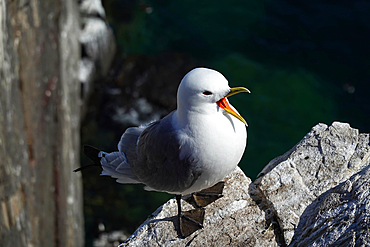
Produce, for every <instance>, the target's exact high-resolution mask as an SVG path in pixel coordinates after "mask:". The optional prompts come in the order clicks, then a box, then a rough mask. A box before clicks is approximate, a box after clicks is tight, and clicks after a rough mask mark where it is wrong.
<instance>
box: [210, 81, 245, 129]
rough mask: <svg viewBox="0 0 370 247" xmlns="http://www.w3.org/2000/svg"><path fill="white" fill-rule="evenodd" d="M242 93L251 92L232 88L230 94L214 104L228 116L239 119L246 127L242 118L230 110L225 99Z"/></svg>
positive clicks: (241, 88)
mask: <svg viewBox="0 0 370 247" xmlns="http://www.w3.org/2000/svg"><path fill="white" fill-rule="evenodd" d="M242 92H247V93H251V91H249V90H248V89H246V88H245V87H233V88H230V92H229V93H228V94H226V96H225V97H223V98H222V99H220V100H219V101H217V102H216V103H217V105H218V106H219V107H221V108H222V109H224V110H225V111H226V112H227V113H229V114H230V115H232V116H234V117H236V118H237V119H239V120H240V121H242V122H243V123H244V124H245V126H247V127H248V124H247V121H245V120H244V118H243V117H242V116H240V114H238V113H237V112H236V111H235V110H234V109H233V108H231V106H230V105H229V102H228V101H227V99H226V98H227V97H229V96H232V95H234V94H237V93H242Z"/></svg>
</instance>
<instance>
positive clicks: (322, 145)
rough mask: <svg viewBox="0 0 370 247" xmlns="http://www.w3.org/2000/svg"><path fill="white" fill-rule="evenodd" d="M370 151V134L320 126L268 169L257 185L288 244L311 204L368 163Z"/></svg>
mask: <svg viewBox="0 0 370 247" xmlns="http://www.w3.org/2000/svg"><path fill="white" fill-rule="evenodd" d="M369 149H370V146H369V141H368V135H363V134H362V135H359V133H358V130H356V129H353V128H351V127H350V126H349V124H343V123H338V122H334V123H333V124H332V125H331V126H330V127H328V126H326V125H325V124H318V125H316V126H315V127H314V128H312V130H311V131H310V132H309V133H308V134H307V135H306V136H305V137H304V138H303V139H302V140H301V141H300V142H299V143H298V144H297V145H296V146H295V147H294V148H292V149H291V150H290V151H288V152H287V153H286V154H284V155H283V156H281V157H278V158H276V159H274V160H272V161H271V162H270V163H269V164H268V165H267V166H266V167H265V169H264V170H263V171H262V172H261V173H260V174H259V177H258V178H257V180H256V181H255V184H256V186H257V187H258V188H259V190H260V191H261V192H262V193H263V194H264V197H265V198H266V200H267V201H269V202H270V203H271V210H272V211H273V212H274V213H275V214H276V216H277V219H278V223H279V226H280V229H281V231H282V233H283V234H284V239H285V242H286V243H287V244H289V243H290V241H291V240H292V238H293V236H294V234H295V230H296V228H297V226H298V224H299V222H300V220H301V215H302V213H303V212H304V210H305V209H306V208H307V206H308V205H310V204H311V203H312V202H313V201H314V200H315V199H316V198H317V197H318V196H320V195H321V194H322V193H324V192H325V191H327V190H328V189H331V188H333V187H334V186H337V185H338V184H339V183H341V182H343V181H345V180H347V179H348V178H349V177H350V176H352V175H353V174H355V173H357V172H359V171H361V169H363V168H364V167H366V166H367V165H368V164H369Z"/></svg>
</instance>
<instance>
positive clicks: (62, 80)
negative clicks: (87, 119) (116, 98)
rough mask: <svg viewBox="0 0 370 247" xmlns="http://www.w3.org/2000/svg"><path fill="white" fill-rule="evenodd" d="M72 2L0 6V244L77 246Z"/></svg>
mask: <svg viewBox="0 0 370 247" xmlns="http://www.w3.org/2000/svg"><path fill="white" fill-rule="evenodd" d="M78 34H79V13H78V9H77V5H76V2H75V1H73V0H63V1H39V0H31V1H18V0H15V1H0V157H1V161H0V245H1V246H82V245H83V218H82V186H81V185H82V184H81V176H80V175H75V176H72V174H73V173H72V170H73V168H74V167H76V166H77V164H79V129H80V113H79V107H76V106H79V105H80V102H81V101H80V84H79V82H78V79H77V67H78V60H79V56H80V49H79V48H80V47H79V42H78Z"/></svg>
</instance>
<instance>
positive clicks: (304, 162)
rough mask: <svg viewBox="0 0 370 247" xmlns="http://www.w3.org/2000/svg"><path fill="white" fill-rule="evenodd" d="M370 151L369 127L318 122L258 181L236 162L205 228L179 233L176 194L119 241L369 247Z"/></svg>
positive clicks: (210, 209)
mask: <svg viewBox="0 0 370 247" xmlns="http://www.w3.org/2000/svg"><path fill="white" fill-rule="evenodd" d="M369 156H370V140H369V134H359V131H358V130H357V129H353V128H351V127H350V125H349V124H346V123H339V122H334V123H333V124H332V125H331V126H327V125H325V124H318V125H316V126H314V127H313V128H312V130H311V131H310V132H309V133H308V134H307V135H306V136H305V137H304V138H303V139H302V140H301V141H300V142H299V143H298V144H297V145H295V146H294V147H293V148H292V149H291V150H289V151H288V152H287V153H285V154H284V155H282V156H280V157H277V158H275V159H273V160H272V161H270V163H269V164H268V165H267V166H266V167H265V168H264V169H263V170H262V172H261V173H260V174H259V175H258V177H257V179H256V181H254V182H252V181H251V180H250V179H249V178H248V177H246V176H245V175H244V173H243V172H242V171H241V170H240V169H239V168H236V169H235V170H234V172H232V173H231V174H230V175H229V176H228V177H227V178H226V181H225V188H224V193H223V194H224V197H222V198H220V199H218V200H217V201H216V202H214V203H212V204H210V205H208V206H207V207H206V215H205V220H204V228H203V229H201V230H199V231H197V232H195V233H193V234H192V235H190V236H189V237H187V238H181V237H180V236H179V235H178V231H177V230H178V229H177V227H178V222H177V217H176V214H177V206H176V202H175V200H174V199H171V200H169V201H168V202H167V203H165V204H164V205H163V206H161V207H159V208H158V209H157V210H156V211H155V212H154V213H153V214H152V215H151V216H150V217H149V218H148V219H147V220H146V221H145V222H144V223H143V224H142V225H141V226H140V227H139V228H138V229H137V230H136V232H135V233H134V234H133V235H131V236H130V237H129V238H128V240H127V241H126V242H125V243H123V244H121V245H120V247H123V246H370V197H369V194H370V166H369ZM182 206H183V209H184V210H189V209H191V208H192V207H191V205H189V204H187V203H186V202H182Z"/></svg>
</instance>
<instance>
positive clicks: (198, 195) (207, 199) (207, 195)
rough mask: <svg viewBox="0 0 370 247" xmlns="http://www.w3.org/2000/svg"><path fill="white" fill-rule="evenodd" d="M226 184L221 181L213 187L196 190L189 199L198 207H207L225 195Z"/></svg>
mask: <svg viewBox="0 0 370 247" xmlns="http://www.w3.org/2000/svg"><path fill="white" fill-rule="evenodd" d="M224 185H225V182H219V183H217V184H215V185H213V186H212V187H209V188H207V189H204V190H201V191H199V192H195V193H193V194H192V195H191V197H189V199H188V200H187V201H188V202H189V203H190V204H195V206H197V207H205V206H207V205H208V204H211V203H212V202H214V201H216V200H217V199H219V198H221V197H222V196H223V195H222V191H223V189H224Z"/></svg>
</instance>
